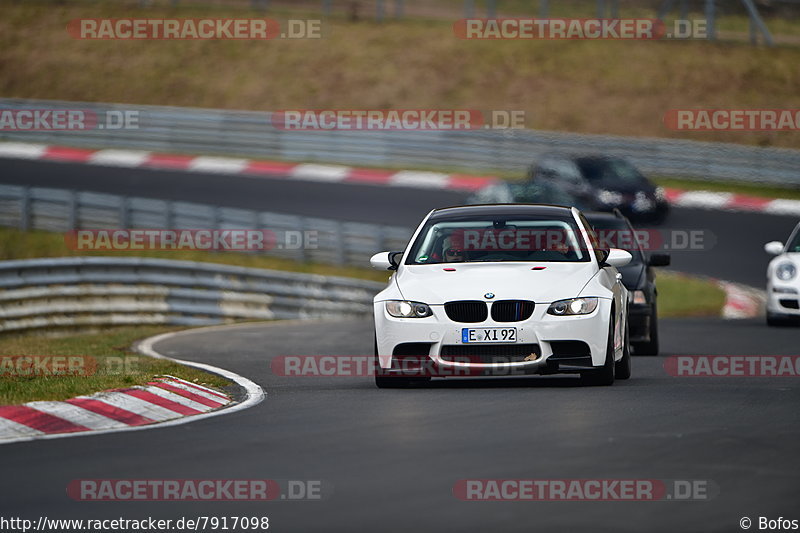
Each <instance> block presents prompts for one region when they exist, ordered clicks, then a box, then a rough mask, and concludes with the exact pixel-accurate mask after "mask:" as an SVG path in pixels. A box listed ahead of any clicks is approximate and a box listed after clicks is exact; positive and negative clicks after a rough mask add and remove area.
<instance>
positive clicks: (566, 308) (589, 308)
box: [547, 298, 597, 316]
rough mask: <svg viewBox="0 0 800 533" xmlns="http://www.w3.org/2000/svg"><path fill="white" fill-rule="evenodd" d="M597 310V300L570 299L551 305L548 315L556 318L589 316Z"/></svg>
mask: <svg viewBox="0 0 800 533" xmlns="http://www.w3.org/2000/svg"><path fill="white" fill-rule="evenodd" d="M595 309H597V298H570V299H569V300H559V301H557V302H553V303H551V304H550V307H548V308H547V314H548V315H556V316H568V315H588V314H589V313H591V312H593V311H594V310H595Z"/></svg>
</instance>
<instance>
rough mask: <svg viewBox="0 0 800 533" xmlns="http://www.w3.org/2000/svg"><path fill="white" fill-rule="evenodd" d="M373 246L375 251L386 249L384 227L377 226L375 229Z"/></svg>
mask: <svg viewBox="0 0 800 533" xmlns="http://www.w3.org/2000/svg"><path fill="white" fill-rule="evenodd" d="M375 248H377V250H376V252H382V251H383V250H388V248H386V228H385V227H384V226H377V227H376V229H375Z"/></svg>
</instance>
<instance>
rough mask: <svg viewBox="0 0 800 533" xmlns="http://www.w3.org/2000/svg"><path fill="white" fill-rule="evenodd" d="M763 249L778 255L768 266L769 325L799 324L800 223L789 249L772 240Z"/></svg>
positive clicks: (794, 232)
mask: <svg viewBox="0 0 800 533" xmlns="http://www.w3.org/2000/svg"><path fill="white" fill-rule="evenodd" d="M764 250H765V251H766V252H767V253H769V254H772V255H776V256H777V257H775V258H774V259H773V260H772V261H770V263H769V266H768V267H767V324H769V325H770V326H781V325H785V324H791V323H800V272H798V270H800V224H797V226H795V228H794V231H792V234H791V235H790V236H789V241H788V242H787V243H786V246H784V245H783V243H782V242H779V241H772V242H769V243H767V244H765V245H764Z"/></svg>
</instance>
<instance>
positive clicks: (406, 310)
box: [386, 300, 433, 318]
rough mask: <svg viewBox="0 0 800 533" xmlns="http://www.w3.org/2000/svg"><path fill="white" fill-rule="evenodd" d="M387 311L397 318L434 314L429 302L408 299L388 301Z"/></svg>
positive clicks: (422, 316)
mask: <svg viewBox="0 0 800 533" xmlns="http://www.w3.org/2000/svg"><path fill="white" fill-rule="evenodd" d="M386 312H387V313H389V314H390V315H392V316H393V317H396V318H425V317H426V316H431V315H432V314H433V312H431V308H430V306H428V304H424V303H421V302H408V301H406V300H389V301H387V302H386Z"/></svg>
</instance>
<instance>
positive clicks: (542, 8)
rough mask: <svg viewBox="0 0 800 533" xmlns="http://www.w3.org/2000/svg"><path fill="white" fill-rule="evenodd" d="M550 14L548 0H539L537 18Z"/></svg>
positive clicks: (546, 16) (544, 17) (543, 17)
mask: <svg viewBox="0 0 800 533" xmlns="http://www.w3.org/2000/svg"><path fill="white" fill-rule="evenodd" d="M549 16H550V3H549V2H548V0H539V18H541V19H546V18H548V17H549Z"/></svg>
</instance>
